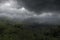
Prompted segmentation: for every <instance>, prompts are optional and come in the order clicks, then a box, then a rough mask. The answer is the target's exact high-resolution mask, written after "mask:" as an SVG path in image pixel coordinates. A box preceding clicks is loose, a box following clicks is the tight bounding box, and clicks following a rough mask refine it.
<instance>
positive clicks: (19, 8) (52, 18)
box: [0, 0, 60, 24]
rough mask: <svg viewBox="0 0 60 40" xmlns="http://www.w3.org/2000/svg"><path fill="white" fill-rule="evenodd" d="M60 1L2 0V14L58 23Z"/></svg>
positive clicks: (0, 7)
mask: <svg viewBox="0 0 60 40" xmlns="http://www.w3.org/2000/svg"><path fill="white" fill-rule="evenodd" d="M59 2H60V1H59V0H0V16H7V17H10V18H16V19H21V20H24V19H27V21H29V20H28V19H30V21H31V22H33V19H34V20H35V21H34V22H39V23H52V24H54V23H57V24H58V23H59V20H60V14H59V13H60V12H59V11H60V4H59ZM31 18H32V19H31Z"/></svg>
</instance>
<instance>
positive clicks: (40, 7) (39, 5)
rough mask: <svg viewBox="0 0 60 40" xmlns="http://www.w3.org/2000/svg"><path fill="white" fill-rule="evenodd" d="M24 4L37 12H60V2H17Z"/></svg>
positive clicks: (33, 0)
mask: <svg viewBox="0 0 60 40" xmlns="http://www.w3.org/2000/svg"><path fill="white" fill-rule="evenodd" d="M17 1H18V3H20V2H22V3H23V4H24V6H25V7H26V8H27V9H28V10H30V11H35V12H41V11H46V12H47V11H50V12H51V11H60V0H17Z"/></svg>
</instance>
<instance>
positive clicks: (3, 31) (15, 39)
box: [0, 21, 60, 40]
mask: <svg viewBox="0 0 60 40" xmlns="http://www.w3.org/2000/svg"><path fill="white" fill-rule="evenodd" d="M44 26H45V27H44ZM44 26H42V24H31V25H30V24H21V23H15V24H11V23H8V22H3V21H0V40H60V25H58V26H52V25H50V26H47V25H44ZM25 27H26V28H25Z"/></svg>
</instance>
